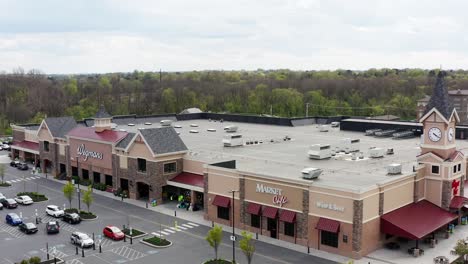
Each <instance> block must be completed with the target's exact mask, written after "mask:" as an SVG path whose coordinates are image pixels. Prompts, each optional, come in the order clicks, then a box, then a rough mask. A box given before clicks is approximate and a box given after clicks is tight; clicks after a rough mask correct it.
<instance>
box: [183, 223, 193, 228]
mask: <svg viewBox="0 0 468 264" xmlns="http://www.w3.org/2000/svg"><path fill="white" fill-rule="evenodd" d="M182 226H185V227H187V228H193V226H191V225H186V224H182Z"/></svg>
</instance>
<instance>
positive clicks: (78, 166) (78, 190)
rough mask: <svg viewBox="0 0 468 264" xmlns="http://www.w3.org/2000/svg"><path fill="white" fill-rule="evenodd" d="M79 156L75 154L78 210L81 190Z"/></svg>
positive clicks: (79, 209) (79, 208)
mask: <svg viewBox="0 0 468 264" xmlns="http://www.w3.org/2000/svg"><path fill="white" fill-rule="evenodd" d="M79 158H80V157H79V156H76V170H77V171H78V175H77V176H78V182H77V184H78V189H77V192H78V211H81V191H80V180H81V178H80V163H79V162H78V159H79Z"/></svg>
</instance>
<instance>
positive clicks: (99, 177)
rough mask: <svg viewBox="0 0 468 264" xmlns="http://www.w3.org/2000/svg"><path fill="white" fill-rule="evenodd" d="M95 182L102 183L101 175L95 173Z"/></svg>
mask: <svg viewBox="0 0 468 264" xmlns="http://www.w3.org/2000/svg"><path fill="white" fill-rule="evenodd" d="M93 182H95V183H101V173H99V172H95V171H93Z"/></svg>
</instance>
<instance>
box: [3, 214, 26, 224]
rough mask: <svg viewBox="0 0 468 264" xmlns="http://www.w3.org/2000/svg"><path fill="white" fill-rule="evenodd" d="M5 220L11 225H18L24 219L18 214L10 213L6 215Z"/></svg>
mask: <svg viewBox="0 0 468 264" xmlns="http://www.w3.org/2000/svg"><path fill="white" fill-rule="evenodd" d="M5 222H6V223H7V224H9V225H12V226H16V225H19V224H21V223H23V220H21V218H20V217H19V216H18V215H17V214H15V213H9V214H7V215H6V216H5Z"/></svg>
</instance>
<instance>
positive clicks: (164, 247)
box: [140, 239, 172, 248]
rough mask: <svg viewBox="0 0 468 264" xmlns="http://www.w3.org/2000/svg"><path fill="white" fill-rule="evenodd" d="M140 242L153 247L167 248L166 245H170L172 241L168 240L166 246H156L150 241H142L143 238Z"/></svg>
mask: <svg viewBox="0 0 468 264" xmlns="http://www.w3.org/2000/svg"><path fill="white" fill-rule="evenodd" d="M167 241H169V240H167ZM140 243H142V244H145V245H147V246H149V247H154V248H168V247H170V246H172V241H169V243H170V244H169V245H167V246H156V245H153V244H151V243H148V242H145V241H143V239H141V240H140Z"/></svg>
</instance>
